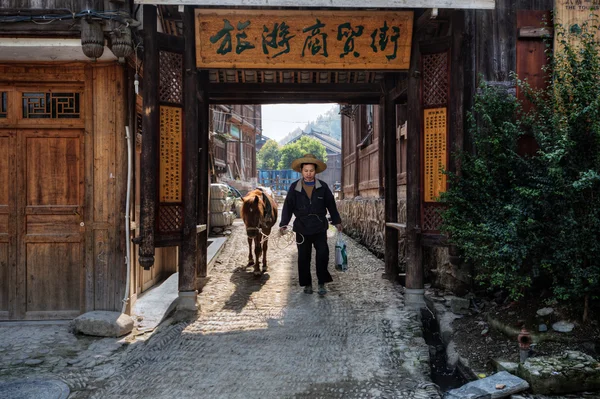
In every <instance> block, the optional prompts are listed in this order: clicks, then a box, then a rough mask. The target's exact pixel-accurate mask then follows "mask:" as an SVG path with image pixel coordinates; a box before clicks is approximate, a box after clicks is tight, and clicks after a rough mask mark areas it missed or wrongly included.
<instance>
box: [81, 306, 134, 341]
mask: <svg viewBox="0 0 600 399" xmlns="http://www.w3.org/2000/svg"><path fill="white" fill-rule="evenodd" d="M73 325H74V329H75V332H76V333H78V334H84V335H93V336H96V337H121V336H123V335H127V334H129V333H130V332H131V330H133V320H132V319H131V317H130V316H128V315H126V314H122V313H119V312H109V311H104V310H94V311H92V312H87V313H84V314H82V315H81V316H79V317H77V318H76V319H75V320H73Z"/></svg>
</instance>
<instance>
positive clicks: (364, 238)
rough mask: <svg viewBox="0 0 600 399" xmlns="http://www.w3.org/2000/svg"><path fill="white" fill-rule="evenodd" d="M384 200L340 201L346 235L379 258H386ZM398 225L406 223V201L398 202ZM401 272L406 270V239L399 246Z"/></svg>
mask: <svg viewBox="0 0 600 399" xmlns="http://www.w3.org/2000/svg"><path fill="white" fill-rule="evenodd" d="M384 202H385V201H384V200H383V198H372V197H364V198H362V197H356V198H352V199H346V200H341V201H338V203H337V206H338V211H339V212H340V215H341V216H342V223H343V224H344V233H345V234H347V235H348V236H350V237H352V238H353V239H355V240H357V241H358V242H360V243H361V244H362V245H364V246H365V247H367V248H368V249H369V250H370V251H371V252H373V253H374V254H375V255H377V256H378V257H379V258H383V257H384V245H385V239H384V232H385V207H384ZM398 223H406V201H405V200H404V199H400V200H399V201H398ZM398 259H399V262H400V270H401V271H404V270H405V269H406V261H405V248H404V239H403V238H401V239H400V241H399V246H398Z"/></svg>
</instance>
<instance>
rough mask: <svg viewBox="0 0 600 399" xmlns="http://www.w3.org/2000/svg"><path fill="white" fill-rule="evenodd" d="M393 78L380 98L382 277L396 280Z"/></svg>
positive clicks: (396, 238) (396, 191)
mask: <svg viewBox="0 0 600 399" xmlns="http://www.w3.org/2000/svg"><path fill="white" fill-rule="evenodd" d="M393 88H394V77H393V75H391V74H389V73H388V74H386V76H385V83H384V93H383V96H382V98H381V102H382V104H381V108H382V109H383V136H384V138H383V144H384V146H383V148H384V151H383V153H384V163H385V172H386V173H385V222H386V227H385V255H384V256H385V274H384V277H385V278H387V279H389V280H392V281H396V280H397V279H398V230H397V229H395V228H393V227H389V226H387V223H398V182H397V173H396V168H397V166H396V104H395V102H394V99H393V98H392V95H391V91H392V89H393Z"/></svg>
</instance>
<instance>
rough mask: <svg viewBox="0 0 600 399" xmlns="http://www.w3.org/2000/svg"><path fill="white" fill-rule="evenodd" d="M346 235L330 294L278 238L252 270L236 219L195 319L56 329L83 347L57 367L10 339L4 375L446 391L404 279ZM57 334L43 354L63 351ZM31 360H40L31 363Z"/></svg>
mask: <svg viewBox="0 0 600 399" xmlns="http://www.w3.org/2000/svg"><path fill="white" fill-rule="evenodd" d="M328 235H329V240H330V251H331V259H332V260H333V248H334V240H335V233H334V231H333V230H330V231H329V234H328ZM347 241H348V253H349V269H350V271H348V272H346V273H341V272H337V271H335V270H334V268H333V266H332V264H333V262H331V266H330V271H331V272H332V275H333V277H334V282H333V283H331V284H329V285H328V286H327V288H328V290H329V293H328V294H327V295H326V296H325V297H324V298H321V297H319V296H318V295H317V294H316V293H315V294H312V295H308V294H304V293H303V292H302V289H301V287H299V286H298V281H297V272H296V247H295V245H291V246H288V247H286V248H283V249H279V248H277V245H276V244H277V242H276V241H272V242H271V243H270V244H271V245H270V249H269V253H268V254H269V270H268V273H266V274H264V275H263V276H262V277H260V278H256V277H254V276H253V274H252V268H247V269H246V268H244V267H243V266H244V265H245V264H246V263H247V256H248V250H247V244H246V235H245V230H244V228H243V225H242V224H241V223H240V224H238V223H236V225H234V227H233V230H232V234H231V236H230V237H229V239H228V241H227V243H226V244H225V246H224V247H223V250H222V252H221V253H220V255H219V257H218V258H217V261H216V263H215V266H214V268H213V270H212V271H211V273H210V275H211V278H210V280H209V281H208V283H207V284H206V286H205V287H204V289H203V292H202V293H201V294H200V302H201V311H200V313H199V315H198V318H197V319H196V320H195V321H193V322H190V321H184V322H172V323H165V324H163V325H161V326H159V328H158V329H157V330H156V331H155V332H154V333H153V334H152V335H151V337H150V338H149V339H142V340H139V339H138V340H133V339H131V337H130V339H129V342H128V341H127V340H115V339H112V340H111V339H104V340H95V341H91V342H92V343H91V344H90V342H88V341H86V340H87V338H75V337H74V336H72V335H70V334H68V333H66V331H63V330H66V328H65V327H56V329H57V332H56V334H55V335H56V337H55V338H54V341H52V342H54V344H60V345H64V346H61V347H60V348H62V349H61V350H63V351H64V350H66V348H67V347H68V346H69V345H70V346H71V347H72V348H73V350H75V351H76V350H77V345H83V346H82V348H81V349H80V350H79V352H78V353H73V356H71V358H66V359H65V358H63V357H60V356H58V353H57V354H56V356H53V357H52V358H51V359H53V360H52V362H54V364H53V365H52V364H50V363H49V361H47V360H46V359H47V358H45V357H44V355H43V354H41V355H40V356H37V355H36V356H29V357H28V356H25V355H24V354H22V353H25V352H24V350H29V349H30V348H22V347H19V350H18V351H17V352H15V351H11V350H10V348H8V347H7V346H4V347H3V346H2V345H3V344H0V355H1V356H3V357H2V360H3V361H7V360H6V359H8V361H9V362H10V364H12V365H13V366H10V365H9V364H4V367H5V372H6V371H7V370H9V371H10V369H11V367H13V368H12V370H13V371H15V369H14V367H21V369H20V370H24V371H27V374H26V375H30V376H34V377H39V376H40V375H41V376H46V377H53V378H58V379H61V380H63V381H64V382H66V383H67V384H68V385H69V387H70V388H71V396H70V397H71V398H98V399H100V398H123V397H127V398H199V397H200V398H292V397H295V398H372V397H383V398H415V399H416V398H423V399H426V398H438V397H439V395H438V393H437V389H436V387H435V386H434V385H433V384H431V383H430V378H429V355H428V347H427V345H426V344H425V341H424V340H423V338H422V333H421V323H420V321H419V319H418V317H417V313H416V312H414V311H411V310H409V309H405V308H404V304H403V298H402V294H401V287H399V286H397V285H394V284H392V283H390V282H388V281H387V280H383V279H382V278H381V274H382V273H383V262H382V261H381V260H379V259H377V258H376V257H374V256H373V255H372V254H371V253H370V252H368V251H367V250H366V249H365V248H363V247H361V246H358V245H356V244H354V243H353V242H352V241H351V240H347ZM279 245H280V246H282V247H283V246H284V243H282V242H280V243H279ZM313 269H314V268H313ZM313 273H314V271H313ZM315 283H316V281H315ZM315 285H316V284H315ZM61 329H62V330H61ZM7 331H8V330H7ZM10 331H12V332H13V335H14V331H15V330H14V329H11V330H10ZM13 338H14V337H13ZM82 339H83V341H82ZM5 341H6V340H4V339H0V342H3V343H4V342H5ZM18 341H19V339H16V338H15V341H14V342H18ZM52 342H49V343H47V344H44V343H40V345H39V347H38V348H35V349H34V350H37V351H38V352H40V353H41V352H45V351H46V350H48V351H50V352H51V353H52V352H56V351H57V349H56V348H54V346H53V343H52ZM26 346H28V345H26ZM9 353H13V354H14V355H15V356H16V357H15V356H12V355H8V354H9ZM20 353H21V354H20ZM28 359H40V360H41V363H40V364H28V365H24V364H22V362H25V361H27V360H28ZM57 359H58V360H57ZM30 363H31V362H30ZM44 367H45V368H44ZM18 374H20V373H18ZM6 375H10V373H8V374H6V373H5V376H6ZM21 375H23V374H21ZM12 377H15V374H14V373H13V374H12ZM0 379H1V375H0Z"/></svg>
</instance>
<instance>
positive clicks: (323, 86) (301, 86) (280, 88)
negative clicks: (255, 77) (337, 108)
mask: <svg viewBox="0 0 600 399" xmlns="http://www.w3.org/2000/svg"><path fill="white" fill-rule="evenodd" d="M208 91H209V93H211V94H214V93H235V94H241V93H252V94H255V93H284V94H288V93H295V94H304V93H339V94H345V93H371V94H377V95H381V94H382V93H383V90H382V88H381V84H379V83H210V84H209V85H208Z"/></svg>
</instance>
